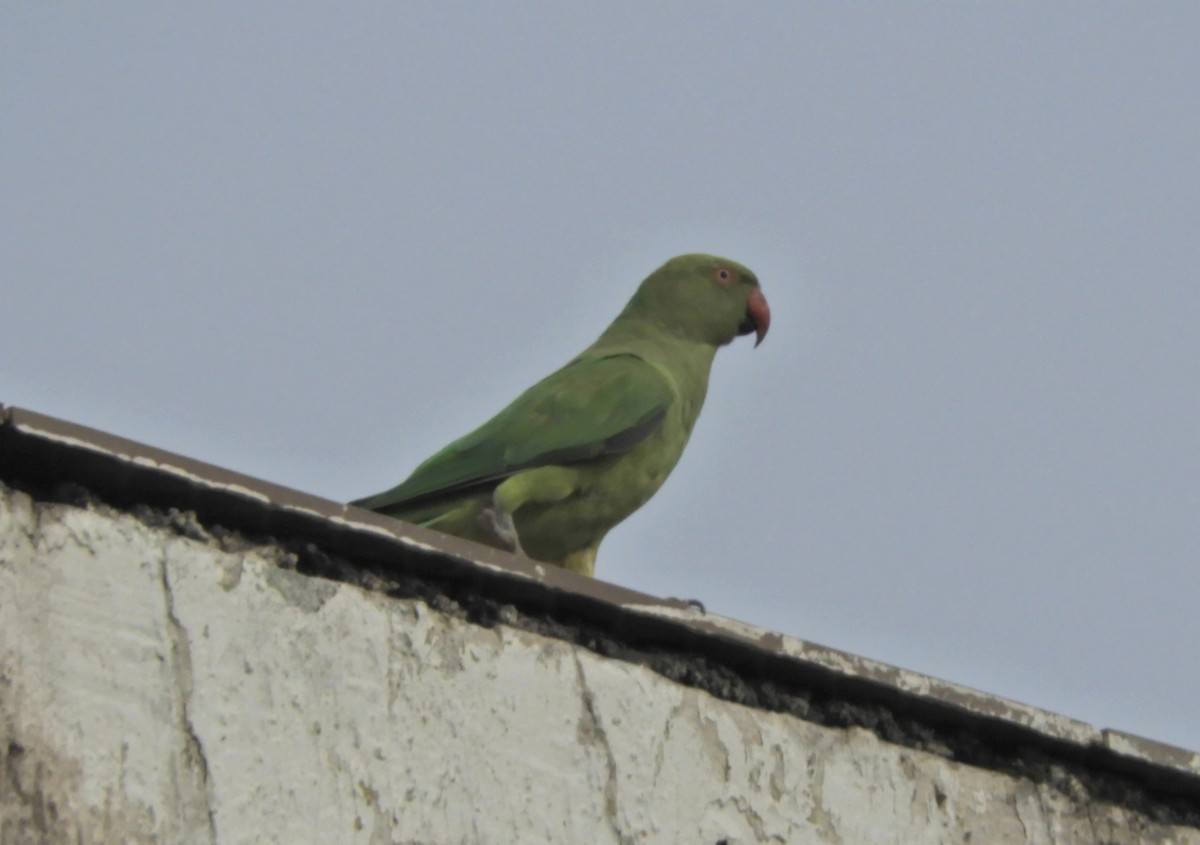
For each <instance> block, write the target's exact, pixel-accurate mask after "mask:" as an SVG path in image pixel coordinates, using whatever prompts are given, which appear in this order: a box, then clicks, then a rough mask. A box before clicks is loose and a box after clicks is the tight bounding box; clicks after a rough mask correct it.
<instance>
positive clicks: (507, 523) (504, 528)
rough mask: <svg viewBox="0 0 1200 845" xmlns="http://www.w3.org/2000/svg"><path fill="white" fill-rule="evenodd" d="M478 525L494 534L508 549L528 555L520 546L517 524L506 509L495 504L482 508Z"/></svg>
mask: <svg viewBox="0 0 1200 845" xmlns="http://www.w3.org/2000/svg"><path fill="white" fill-rule="evenodd" d="M479 527H480V528H482V529H483V530H484V531H487V532H489V533H491V534H492V535H493V536H495V538H496V539H497V540H499V541H500V542H501V543H503V544H504V548H506V549H508V551H510V552H514V553H516V554H519V555H522V556H523V557H529V555H527V554H525V550H524V549H522V548H521V541H520V539H518V537H517V526H516V525H514V524H513V518H512V514H511V513H509V512H508V511H506V510H504V509H503V508H501V507H498V506H496V505H493V506H492V507H490V508H484V509H483V510H481V511H480V512H479Z"/></svg>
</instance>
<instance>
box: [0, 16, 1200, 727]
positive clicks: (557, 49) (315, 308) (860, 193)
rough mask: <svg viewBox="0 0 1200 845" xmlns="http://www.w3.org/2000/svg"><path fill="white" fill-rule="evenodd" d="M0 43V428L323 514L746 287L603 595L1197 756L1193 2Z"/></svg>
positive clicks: (272, 21) (47, 27) (230, 23)
mask: <svg viewBox="0 0 1200 845" xmlns="http://www.w3.org/2000/svg"><path fill="white" fill-rule="evenodd" d="M483 6H484V4H448V3H445V2H437V3H428V4H415V3H401V2H376V3H370V2H363V3H350V4H346V3H337V4H335V3H304V2H298V3H288V4H282V3H280V4H274V3H272V4H268V3H260V2H244V0H243V1H242V2H236V3H202V4H200V3H188V4H179V3H171V4H167V3H115V4H114V3H89V4H74V3H34V2H7V3H4V4H3V5H2V6H0V114H2V115H3V118H2V119H0V179H2V182H0V266H2V267H3V275H4V280H5V281H4V284H3V292H4V293H3V299H2V303H3V305H2V306H0V343H2V344H3V345H2V350H3V354H2V355H0V401H3V402H6V403H9V404H14V405H20V406H24V407H27V408H30V409H33V410H37V411H41V412H43V413H48V414H52V415H56V416H60V417H63V418H66V419H68V420H71V421H73V422H78V423H83V424H86V425H90V426H94V427H96V428H100V429H103V430H106V431H110V432H113V433H115V434H119V435H122V436H125V437H129V438H132V439H134V440H139V441H142V442H145V443H148V444H151V445H154V446H159V447H162V448H166V449H170V450H174V451H177V452H180V453H183V454H185V455H188V456H191V457H194V458H198V459H200V460H204V461H208V462H211V463H214V464H218V465H220V466H224V467H228V468H231V469H235V470H238V471H241V472H245V473H248V474H251V475H255V476H259V477H261V478H264V479H267V480H270V481H274V482H277V483H281V484H285V485H289V486H292V487H295V488H298V489H300V490H304V491H307V492H310V493H315V494H317V495H321V496H325V497H328V498H331V499H335V500H346V499H350V498H354V497H358V496H362V495H365V494H369V493H374V492H377V491H379V490H380V489H383V488H385V487H388V486H391V485H392V484H394V483H396V482H398V481H400V480H401V479H402V478H403V477H404V476H406V475H407V474H408V473H409V472H410V471H411V470H412V468H413V467H414V466H415V465H416V464H417V463H419V462H420V461H421V460H422V459H424V458H425V457H427V456H428V455H429V454H430V453H432V452H433V451H435V450H436V449H438V448H440V447H441V446H443V445H445V443H446V442H448V441H449V440H450V439H452V438H454V437H456V436H458V435H460V434H463V433H465V432H466V431H467V430H469V429H471V428H474V427H475V426H476V425H478V424H479V423H481V422H483V421H484V420H485V419H486V418H488V417H489V416H491V415H492V414H493V413H494V412H495V411H497V410H499V409H500V408H501V407H502V406H503V405H505V404H506V403H507V402H508V401H509V400H510V399H512V398H514V397H515V396H516V395H517V394H518V393H519V392H520V391H521V390H523V389H524V388H526V387H527V386H529V385H530V384H532V383H533V382H534V381H536V380H537V379H539V378H540V377H542V376H544V375H546V374H547V373H549V372H550V371H551V370H553V369H555V368H556V367H558V366H559V365H561V364H562V363H564V362H565V361H566V360H567V359H568V358H570V357H571V356H572V355H574V354H575V353H576V352H578V351H579V350H580V349H582V348H583V347H584V346H586V345H587V344H588V343H590V342H591V341H592V340H593V339H594V338H595V336H596V335H597V334H599V332H600V331H601V330H602V329H603V328H604V327H605V326H606V325H607V324H608V322H609V321H610V320H611V319H612V318H613V317H614V316H615V315H616V314H617V312H618V311H619V310H620V309H621V307H622V306H623V305H624V303H625V301H626V300H627V299H628V297H629V296H630V294H631V293H632V292H633V290H634V288H635V287H636V285H637V283H638V282H639V281H640V280H641V279H642V278H643V277H644V276H645V275H646V274H648V273H649V272H650V271H652V270H653V269H655V268H656V267H657V266H658V265H659V264H661V263H662V262H663V261H664V260H666V259H667V258H669V257H670V256H672V255H675V254H678V253H681V252H691V251H704V252H715V253H718V254H722V255H725V256H728V257H730V258H733V259H735V260H737V261H740V262H742V263H744V264H746V265H748V266H749V267H751V268H752V269H753V270H755V272H756V273H757V274H758V276H759V278H760V279H761V280H762V284H763V290H764V292H765V293H766V296H767V298H768V300H769V302H770V304H771V308H772V312H773V322H772V326H771V333H770V335H769V336H768V338H767V339H766V341H765V342H764V343H763V345H762V346H761V347H759V348H758V349H753V348H752V347H753V344H752V342H751V341H750V340H747V339H741V340H739V341H738V342H735V343H734V344H733V345H732V346H730V347H729V348H728V349H725V350H722V351H721V353H720V354H719V355H718V358H717V362H716V366H715V368H714V371H713V377H712V382H711V384H710V389H709V396H708V403H707V406H706V408H705V410H704V413H703V414H702V415H701V418H700V421H699V424H698V425H697V429H696V432H695V435H694V436H693V438H692V442H691V444H690V445H689V447H688V450H687V452H686V453H685V454H684V457H683V460H682V462H681V463H680V465H679V467H678V468H677V469H676V471H675V474H674V475H673V476H672V478H671V479H670V480H669V481H668V482H667V484H666V485H665V486H664V488H663V489H662V490H661V491H660V492H659V493H658V495H657V496H656V497H655V499H654V500H653V501H652V502H651V503H650V504H649V505H647V506H646V507H645V508H644V509H643V510H642V511H640V512H638V513H637V514H636V515H635V516H634V517H632V518H631V519H629V520H628V521H627V522H626V523H625V524H624V525H622V526H621V527H620V528H618V529H617V530H616V531H614V532H613V533H612V534H611V535H610V537H609V538H608V540H607V541H606V542H605V544H604V546H602V548H601V550H600V556H599V561H598V575H599V576H600V577H601V578H603V579H605V580H609V581H614V582H617V583H620V584H623V585H626V586H629V587H632V588H636V589H639V590H643V591H646V592H649V593H652V594H657V595H672V596H685V597H695V598H698V599H701V600H703V601H704V602H706V603H707V605H708V607H709V609H710V610H711V611H714V612H717V613H721V614H725V615H729V616H733V617H736V618H738V619H742V620H746V621H749V622H753V623H756V624H758V625H763V626H766V627H769V628H774V629H778V630H780V631H783V632H786V633H788V634H792V635H795V636H798V637H802V638H805V639H809V640H813V641H816V642H820V643H824V644H826V645H830V646H833V647H836V648H840V649H845V650H848V651H851V652H855V653H858V654H862V655H866V656H869V657H873V658H877V659H880V660H883V661H887V662H889V663H894V664H897V665H900V666H903V667H906V668H910V669H914V670H917V671H920V672H924V673H928V674H931V675H935V676H938V677H942V678H946V679H949V680H952V681H956V682H960V683H964V684H968V685H971V686H974V687H978V688H981V689H984V690H987V691H989V692H994V693H998V694H1001V695H1004V696H1008V697H1010V698H1015V699H1018V700H1020V701H1023V702H1027V703H1030V704H1034V705H1037V706H1040V707H1044V708H1047V709H1050V710H1054V711H1057V712H1061V713H1064V714H1067V715H1070V716H1073V717H1076V718H1079V719H1083V720H1086V721H1089V722H1092V723H1094V724H1096V725H1099V726H1104V727H1116V728H1121V729H1124V730H1128V731H1132V732H1135V733H1140V734H1144V735H1147V736H1150V737H1153V738H1156V739H1160V740H1164V741H1169V742H1174V743H1176V744H1180V745H1184V746H1187V747H1190V748H1193V749H1200V715H1198V711H1197V701H1200V672H1198V671H1197V650H1198V648H1200V442H1198V434H1200V279H1198V278H1197V268H1198V267H1200V49H1198V47H1197V45H1198V44H1200V4H1195V3H1174V4H1167V3H1157V4H1144V3H1126V4H1111V3H1094V2H1088V3H1074V4H1072V3H1056V4H1045V3H1003V4H1001V3H996V4H991V5H988V4H980V3H972V4H948V3H941V4H939V3H920V4H912V5H905V4H902V3H894V2H889V3H884V4H878V5H869V4H840V3H838V4H831V3H824V4H815V3H793V2H787V3H784V2H779V3H774V4H767V3H762V4H742V3H739V4H728V5H726V4H713V3H697V2H686V3H682V2H681V3H665V2H659V3H654V4H644V3H638V4H618V3H603V4H588V5H587V6H586V7H585V6H584V5H583V4H566V3H533V2H530V3H522V4H491V5H489V6H488V7H487V10H486V11H480V8H481V7H483Z"/></svg>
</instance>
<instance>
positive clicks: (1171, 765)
mask: <svg viewBox="0 0 1200 845" xmlns="http://www.w3.org/2000/svg"><path fill="white" fill-rule="evenodd" d="M0 478H4V479H8V480H13V481H17V482H20V483H23V484H25V485H34V486H35V487H38V488H41V489H48V488H49V487H52V486H54V485H57V484H61V483H64V482H73V483H77V484H79V485H81V486H83V487H85V488H87V489H89V490H91V491H93V492H95V493H96V494H98V495H100V496H101V497H102V498H104V499H105V500H107V501H112V502H113V503H114V504H116V505H118V506H129V505H132V504H150V505H155V506H159V507H163V508H166V507H176V508H179V509H190V510H195V511H197V513H198V514H199V515H200V516H201V517H202V518H204V519H209V520H214V521H217V522H219V523H220V524H222V525H224V526H226V527H228V528H232V529H237V530H242V531H246V532H249V533H265V534H270V535H273V536H278V537H295V538H300V539H304V540H307V541H311V542H313V543H314V544H316V545H318V546H319V547H321V548H325V549H329V550H330V551H333V552H335V553H337V554H341V555H344V556H346V557H347V558H350V559H352V560H353V559H359V560H368V561H372V562H374V563H376V564H380V563H382V564H383V565H386V566H387V567H389V568H394V569H396V570H397V571H402V572H409V573H411V574H414V575H417V576H420V577H424V578H431V579H434V580H440V581H450V582H455V583H458V584H469V585H471V586H472V587H474V588H477V589H479V590H480V591H481V592H486V593H489V594H493V595H496V596H497V597H499V598H503V599H504V600H506V601H513V602H520V603H523V604H525V605H526V606H531V607H535V608H538V607H540V608H556V609H560V610H561V609H568V610H570V611H572V612H580V611H582V612H583V615H584V616H586V618H587V620H588V621H589V622H590V623H592V624H596V625H600V626H602V627H604V628H605V629H606V630H608V631H609V632H610V633H612V635H613V636H614V637H615V638H617V639H621V638H626V637H632V638H634V639H637V640H639V641H643V642H644V641H647V640H652V641H654V642H656V643H666V644H669V645H673V646H676V647H683V648H686V649H688V650H689V651H691V652H700V653H702V654H712V655H714V656H717V657H725V658H729V657H732V658H734V659H735V660H736V661H737V662H738V664H739V665H742V664H744V663H746V662H747V661H749V663H750V664H753V665H755V666H757V667H758V668H759V669H760V670H762V671H761V672H760V673H759V674H760V677H771V676H772V675H771V674H770V673H774V672H777V671H778V672H783V673H785V674H792V675H795V676H797V677H802V678H804V679H805V682H806V683H809V684H813V685H817V686H820V687H823V688H826V689H832V690H838V691H841V692H843V693H847V694H853V695H862V696H865V697H867V698H869V699H872V700H876V701H879V702H882V703H884V704H886V705H887V706H892V707H899V708H900V710H902V711H903V712H906V713H915V714H917V715H919V716H921V717H923V718H925V719H927V720H929V721H931V722H932V723H934V724H938V725H944V726H949V727H952V728H956V729H962V728H967V729H972V728H974V729H977V730H980V731H983V732H986V733H988V734H990V735H1001V736H1005V737H1009V738H1012V739H1016V740H1019V741H1020V742H1022V743H1023V744H1027V745H1028V744H1032V745H1035V746H1043V747H1045V748H1046V750H1047V751H1048V752H1050V753H1053V754H1059V753H1066V754H1068V756H1071V757H1073V758H1075V759H1082V760H1085V761H1086V762H1087V763H1088V764H1089V765H1091V766H1097V765H1098V766H1100V767H1101V768H1104V769H1108V770H1111V771H1114V772H1117V773H1128V774H1132V775H1134V776H1137V777H1139V778H1143V779H1145V780H1146V781H1147V782H1149V783H1152V784H1154V785H1155V786H1156V787H1160V788H1167V789H1169V790H1170V791H1171V792H1172V793H1183V794H1186V795H1189V796H1197V797H1200V754H1198V753H1196V752H1193V751H1188V750H1186V749H1183V748H1178V747H1175V746H1171V745H1167V744H1165V743H1160V742H1157V741H1155V740H1151V739H1147V738H1144V737H1139V736H1136V735H1133V734H1129V733H1125V732H1123V731H1118V730H1112V729H1100V728H1097V727H1094V726H1092V725H1090V724H1088V723H1085V722H1082V721H1079V720H1077V719H1072V718H1070V717H1067V716H1062V715H1059V714H1056V713H1052V712H1049V711H1046V710H1041V709H1039V708H1036V707H1032V706H1029V705H1026V704H1022V703H1019V702H1016V701H1012V700H1010V699H1006V698H1003V697H1001V696H997V695H992V694H990V693H986V692H982V691H979V690H975V689H972V688H970V687H966V686H962V685H960V684H955V683H951V682H948V681H943V680H939V679H937V678H933V677H930V676H928V675H922V674H920V673H917V672H912V671H909V670H907V669H901V668H898V667H895V666H890V665H888V664H885V663H881V662H879V661H876V660H871V659H869V658H865V657H860V656H857V655H853V654H850V653H847V652H843V651H839V650H837V649H833V648H829V647H827V646H823V645H819V644H817V643H812V642H808V641H806V640H801V639H799V638H796V637H791V636H787V635H784V634H780V633H777V632H775V631H771V630H768V629H764V628H760V627H757V626H754V625H750V624H747V623H743V622H739V621H737V620H733V619H728V618H725V617H721V616H717V615H715V614H711V613H705V612H703V611H701V610H699V609H697V608H695V607H693V606H691V605H689V604H687V603H685V602H682V601H678V600H674V599H660V598H657V597H654V596H650V595H646V594H644V593H639V592H637V591H634V590H629V589H625V588H623V587H620V586H618V585H615V584H610V583H608V582H605V581H601V580H598V579H592V578H586V577H584V576H580V575H577V574H575V573H572V572H568V571H566V570H563V569H560V568H558V567H555V566H550V565H545V564H541V563H537V562H535V561H530V560H528V559H526V558H521V557H517V556H515V555H511V554H507V553H505V552H501V551H499V550H496V549H492V548H489V547H487V546H481V545H478V544H475V543H471V542H468V541H465V540H461V539H458V538H456V537H450V536H447V535H444V534H440V533H438V532H435V531H431V530H429V529H425V528H421V527H420V526H415V525H409V524H407V523H403V522H400V521H398V520H395V519H392V518H390V517H385V516H382V515H380V514H377V513H373V512H371V511H366V510H363V509H361V508H357V507H354V506H351V505H345V504H342V503H339V502H333V501H330V500H328V499H323V498H320V497H318V496H313V495H310V494H307V493H302V492H299V491H296V490H292V489H290V488H287V487H283V486H280V485H276V484H272V483H270V482H267V481H263V480H261V479H257V478H253V477H251V476H247V475H242V474H240V473H236V472H232V471H230V470H226V469H222V468H220V467H216V466H213V465H211V464H206V463H203V462H201V461H196V460H193V459H191V458H186V457H183V456H181V455H177V454H174V453H171V452H167V451H164V450H161V449H156V448H154V447H151V446H147V445H144V444H141V443H137V442H135V441H132V440H127V439H125V438H121V437H116V436H114V435H111V434H107V433H104V432H101V431H97V430H95V429H91V428H88V427H86V426H81V425H77V424H75V423H70V422H66V421H64V420H60V419H56V418H54V417H50V416H47V415H44V414H40V413H37V412H34V411H29V410H25V409H22V408H14V407H11V406H4V405H2V404H0Z"/></svg>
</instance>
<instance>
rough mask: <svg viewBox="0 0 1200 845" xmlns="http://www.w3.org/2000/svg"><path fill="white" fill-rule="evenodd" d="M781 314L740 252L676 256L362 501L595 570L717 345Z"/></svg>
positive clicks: (637, 501) (684, 417) (689, 411)
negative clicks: (575, 349) (587, 337)
mask: <svg viewBox="0 0 1200 845" xmlns="http://www.w3.org/2000/svg"><path fill="white" fill-rule="evenodd" d="M770 322H771V312H770V310H769V309H768V307H767V300H766V298H765V297H764V296H763V294H762V291H761V290H759V286H758V279H757V278H755V276H754V274H753V273H751V272H750V271H749V270H747V269H746V268H745V267H743V266H742V265H740V264H737V263H735V262H733V261H729V260H728V259H725V258H718V257H717V256H714V255H699V254H695V255H681V256H678V257H677V258H672V259H671V260H670V261H668V262H667V263H666V264H664V265H663V266H662V267H660V268H658V269H657V270H655V271H654V272H653V273H651V274H650V276H649V277H647V278H646V280H645V281H643V282H642V283H641V285H640V286H639V287H638V290H637V293H635V294H634V295H633V298H632V299H631V300H630V301H629V304H628V305H626V306H625V309H624V310H623V311H622V312H621V313H620V315H618V316H617V318H616V319H615V320H614V321H613V322H612V325H610V326H609V327H608V328H607V329H605V331H604V333H603V334H601V335H600V338H599V339H598V340H597V341H596V342H595V343H593V344H592V345H591V346H589V347H588V348H587V349H585V350H584V351H583V352H582V353H580V354H579V355H577V356H576V357H575V358H573V359H572V360H571V361H569V362H568V363H567V365H566V366H564V367H563V368H562V369H560V370H557V371H555V372H553V373H551V374H550V375H549V376H547V377H546V378H544V379H542V380H541V381H539V382H538V383H537V384H535V385H534V386H533V387H531V388H529V389H528V390H526V391H525V392H524V393H522V394H521V395H520V396H518V397H517V398H516V400H515V401H514V402H513V403H512V404H510V405H509V406H508V407H507V408H505V409H504V410H503V411H501V412H500V413H498V414H496V416H494V417H492V418H491V419H490V420H488V421H487V422H486V423H484V424H483V425H481V426H480V427H479V428H477V429H475V430H474V431H472V432H471V433H470V434H467V435H466V436H464V437H460V438H459V439H458V440H455V441H454V442H453V443H451V444H450V445H449V446H447V447H446V448H444V449H442V450H441V451H440V452H438V453H437V454H435V455H434V456H433V457H431V458H429V459H428V460H427V461H425V462H424V463H423V464H421V465H420V466H418V467H417V468H416V470H415V471H414V472H413V474H412V475H411V476H409V477H408V479H407V480H406V481H404V482H403V483H401V484H400V485H398V486H396V487H393V488H392V489H390V490H387V491H385V492H383V493H379V494H377V495H375V496H368V497H366V498H363V499H358V500H356V501H354V502H351V504H354V505H358V506H359V507H363V508H368V509H370V510H373V511H379V512H380V513H384V514H387V515H389V516H393V517H396V518H397V519H402V520H404V521H405V522H411V523H415V524H417V525H424V526H426V527H428V528H433V529H435V530H438V531H442V532H445V533H447V534H454V535H456V536H459V537H464V538H466V539H468V540H474V541H476V542H480V543H486V544H487V545H490V546H494V547H496V548H500V549H505V550H507V551H513V552H517V553H518V554H524V555H525V556H527V557H530V558H533V559H534V560H538V561H543V562H545V563H551V564H555V565H557V566H562V567H565V568H566V569H570V570H572V571H575V572H580V573H583V574H585V575H592V574H593V573H594V571H595V564H596V550H597V549H598V548H599V546H600V541H601V540H603V539H604V535H605V534H607V533H608V532H609V530H611V529H612V528H613V527H614V526H615V525H617V523H619V522H620V521H621V520H623V519H625V517H627V516H629V515H630V514H631V513H633V512H634V511H635V510H637V509H638V508H639V507H641V506H642V505H643V504H645V503H646V501H647V500H648V499H649V498H650V497H651V496H652V495H654V493H655V491H657V490H658V488H659V487H661V486H662V483H663V482H664V481H665V480H666V478H667V475H669V474H670V472H671V470H672V469H673V468H674V467H675V464H676V462H677V461H678V460H679V456H680V455H682V454H683V447H684V446H685V445H686V444H687V441H688V437H689V436H690V435H691V433H692V426H694V425H695V424H696V417H697V416H699V414H700V407H701V405H703V404H704V395H705V393H706V392H707V390H708V374H709V370H710V369H711V368H712V361H713V356H714V355H715V354H716V352H717V348H718V347H720V346H724V345H726V344H727V343H729V342H730V341H732V340H733V339H734V338H735V337H737V336H739V335H746V334H750V333H751V332H753V333H755V334H756V336H757V340H756V342H755V344H754V345H755V346H758V344H759V343H761V342H762V339H763V337H764V336H765V335H766V333H767V328H768V326H769V325H770Z"/></svg>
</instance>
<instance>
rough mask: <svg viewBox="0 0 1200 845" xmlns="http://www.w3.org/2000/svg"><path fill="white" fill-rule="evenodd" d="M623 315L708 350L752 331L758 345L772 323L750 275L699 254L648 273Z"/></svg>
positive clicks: (734, 264) (737, 266)
mask: <svg viewBox="0 0 1200 845" xmlns="http://www.w3.org/2000/svg"><path fill="white" fill-rule="evenodd" d="M625 311H626V313H635V314H637V315H638V316H639V317H641V318H643V319H646V318H648V319H652V320H653V321H654V322H655V323H657V324H658V325H660V326H663V327H664V328H666V329H667V330H668V331H670V332H671V333H672V334H676V335H679V336H682V337H686V338H687V339H689V340H695V341H698V342H701V343H708V344H711V345H712V346H724V345H725V344H727V343H729V342H730V341H732V340H733V339H734V338H735V337H738V336H739V335H745V334H750V333H751V332H753V333H754V334H755V336H756V337H757V340H756V341H755V343H754V345H755V346H758V344H760V343H762V340H763V338H764V337H766V336H767V328H768V327H769V326H770V325H771V309H769V308H768V307H767V299H766V297H765V296H763V294H762V291H761V290H760V289H759V286H758V279H757V278H756V277H755V275H754V274H753V273H751V272H750V271H749V270H747V269H746V268H745V267H743V266H742V265H741V264H738V263H737V262H736V261H730V260H729V259H728V258H720V257H718V256H716V255H702V254H699V253H693V254H690V255H680V256H677V257H675V258H672V259H671V260H670V261H668V262H667V263H666V264H664V265H663V266H661V267H659V268H658V269H657V270H655V271H654V272H653V273H651V274H650V275H649V276H648V277H647V278H646V280H645V281H644V282H642V284H641V287H639V288H638V292H637V293H636V294H634V297H633V299H632V300H631V301H630V303H629V305H628V306H626V309H625Z"/></svg>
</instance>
